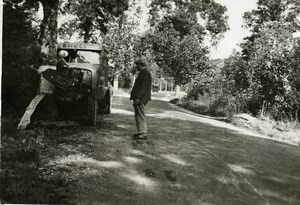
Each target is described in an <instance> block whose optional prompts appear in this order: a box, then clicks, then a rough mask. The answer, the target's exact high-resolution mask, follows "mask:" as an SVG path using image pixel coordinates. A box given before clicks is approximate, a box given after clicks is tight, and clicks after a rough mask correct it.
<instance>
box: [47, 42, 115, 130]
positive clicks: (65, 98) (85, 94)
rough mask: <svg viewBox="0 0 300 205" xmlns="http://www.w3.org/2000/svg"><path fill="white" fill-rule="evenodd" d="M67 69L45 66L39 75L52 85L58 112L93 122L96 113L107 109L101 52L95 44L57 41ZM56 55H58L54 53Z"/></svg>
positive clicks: (108, 95) (108, 94)
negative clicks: (63, 70) (62, 70)
mask: <svg viewBox="0 0 300 205" xmlns="http://www.w3.org/2000/svg"><path fill="white" fill-rule="evenodd" d="M60 51H64V52H65V53H66V55H65V56H63V59H64V61H65V62H66V63H67V65H68V67H67V69H66V70H67V72H66V73H65V74H62V73H60V72H59V71H58V68H57V69H56V70H53V69H48V70H46V71H44V72H43V73H42V75H43V77H44V78H45V79H47V80H48V81H50V82H51V83H52V84H54V85H55V87H56V88H55V90H54V96H55V99H56V107H57V111H58V115H59V116H60V117H61V118H63V119H66V120H81V121H84V122H85V123H86V124H88V125H93V126H94V125H96V121H97V113H105V114H109V113H110V112H111V99H112V88H111V86H109V82H108V74H107V73H108V72H107V67H108V66H107V64H106V62H105V61H106V59H105V55H104V54H103V51H102V47H101V45H99V44H90V43H61V44H58V47H57V53H59V52H60ZM58 58H62V57H61V56H59V55H58Z"/></svg>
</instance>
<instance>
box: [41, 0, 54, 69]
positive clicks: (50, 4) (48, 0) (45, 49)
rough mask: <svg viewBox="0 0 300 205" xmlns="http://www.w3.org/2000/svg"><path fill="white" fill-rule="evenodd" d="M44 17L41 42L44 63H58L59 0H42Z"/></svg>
mask: <svg viewBox="0 0 300 205" xmlns="http://www.w3.org/2000/svg"><path fill="white" fill-rule="evenodd" d="M41 3H42V5H43V11H44V19H43V21H42V23H41V32H40V36H39V44H40V46H41V57H42V58H43V60H42V64H44V65H56V55H57V54H56V46H57V14H58V3H59V0H41Z"/></svg>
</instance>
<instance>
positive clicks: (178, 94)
mask: <svg viewBox="0 0 300 205" xmlns="http://www.w3.org/2000/svg"><path fill="white" fill-rule="evenodd" d="M175 89H176V93H175V96H176V98H180V86H179V85H176V88H175Z"/></svg>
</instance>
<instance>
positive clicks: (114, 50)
mask: <svg viewBox="0 0 300 205" xmlns="http://www.w3.org/2000/svg"><path fill="white" fill-rule="evenodd" d="M135 27H136V24H135V23H134V22H132V21H129V20H128V18H127V15H122V16H120V17H115V18H113V20H112V21H110V22H109V23H108V24H107V29H108V30H107V32H106V34H105V35H103V48H104V50H105V51H106V52H107V58H108V63H109V65H110V67H111V69H109V72H110V77H111V78H117V77H119V76H120V75H121V74H123V73H127V74H129V73H131V71H132V70H133V66H134V60H135V59H136V57H137V50H136V47H135V44H136V42H137V40H138V36H137V35H136V34H134V32H133V31H134V29H135Z"/></svg>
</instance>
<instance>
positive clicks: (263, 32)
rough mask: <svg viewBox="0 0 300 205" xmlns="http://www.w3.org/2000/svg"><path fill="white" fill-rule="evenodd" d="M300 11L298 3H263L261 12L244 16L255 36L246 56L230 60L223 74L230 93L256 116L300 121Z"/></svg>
mask: <svg viewBox="0 0 300 205" xmlns="http://www.w3.org/2000/svg"><path fill="white" fill-rule="evenodd" d="M299 9H300V5H299V3H297V2H296V1H283V0H276V1H268V0H260V1H259V2H258V9H257V10H253V11H252V12H248V13H246V14H245V15H244V18H245V22H246V25H247V26H248V27H250V28H251V31H252V33H251V36H250V37H248V38H246V39H245V41H244V43H243V44H242V48H243V51H242V54H236V55H234V56H231V57H230V58H229V59H228V60H227V62H226V63H225V67H224V70H223V73H224V76H225V77H226V79H227V82H228V85H226V87H227V88H228V90H230V91H231V93H233V94H234V95H235V96H236V97H237V99H239V101H240V102H243V104H244V105H245V106H244V109H246V110H248V111H250V112H252V113H253V114H258V113H259V112H268V113H269V114H270V115H271V116H272V117H273V118H275V119H297V118H299V105H300V96H299V91H300V90H299V87H298V86H297V85H298V82H299V65H298V64H297V63H296V62H299V55H298V54H297V53H298V52H299V51H298V49H299V40H298V39H296V38H294V37H293V33H294V32H295V31H297V30H299V26H298V25H299V22H298V20H297V19H298V18H295V17H297V16H298V17H299V13H297V11H298V10H299ZM291 16H293V18H291Z"/></svg>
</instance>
